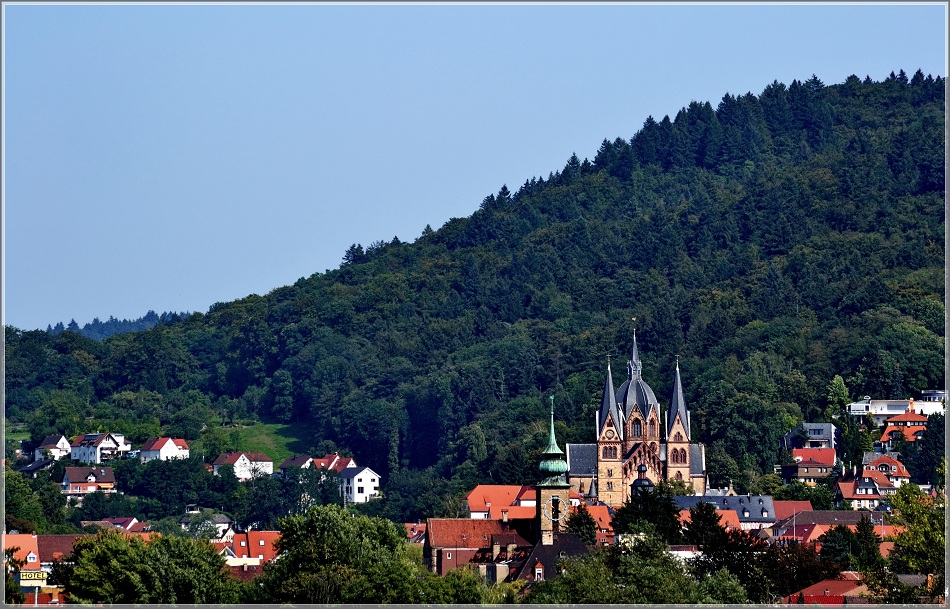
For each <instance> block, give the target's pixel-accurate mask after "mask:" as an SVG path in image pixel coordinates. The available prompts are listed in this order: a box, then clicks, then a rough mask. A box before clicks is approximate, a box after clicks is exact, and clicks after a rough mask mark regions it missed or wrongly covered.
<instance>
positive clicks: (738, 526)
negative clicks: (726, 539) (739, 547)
mask: <svg viewBox="0 0 950 609" xmlns="http://www.w3.org/2000/svg"><path fill="white" fill-rule="evenodd" d="M716 515H717V516H719V524H720V526H722V527H723V528H725V529H726V530H727V531H741V530H742V523H741V522H740V521H739V514H737V513H736V511H735V510H720V509H717V510H716ZM689 522H691V519H690V515H689V510H680V525H686V524H687V523H689Z"/></svg>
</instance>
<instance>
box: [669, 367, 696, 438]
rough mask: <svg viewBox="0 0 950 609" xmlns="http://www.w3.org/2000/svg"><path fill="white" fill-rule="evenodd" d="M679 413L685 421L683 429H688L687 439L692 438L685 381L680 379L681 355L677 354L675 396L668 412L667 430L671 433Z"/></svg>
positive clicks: (674, 381) (674, 382) (674, 383)
mask: <svg viewBox="0 0 950 609" xmlns="http://www.w3.org/2000/svg"><path fill="white" fill-rule="evenodd" d="M676 415H679V417H680V421H682V422H683V429H685V430H686V439H687V440H689V438H690V431H689V411H688V409H687V408H686V399H685V398H684V397H683V381H682V380H681V379H680V356H678V355H677V356H676V378H675V379H674V380H673V398H672V399H671V400H670V409H669V411H667V413H666V432H667V435H669V432H670V430H672V429H673V422H674V421H675V420H676Z"/></svg>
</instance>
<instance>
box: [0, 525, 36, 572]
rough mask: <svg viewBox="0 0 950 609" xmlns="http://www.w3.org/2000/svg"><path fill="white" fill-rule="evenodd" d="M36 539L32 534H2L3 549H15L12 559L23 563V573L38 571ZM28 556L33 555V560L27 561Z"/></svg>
mask: <svg viewBox="0 0 950 609" xmlns="http://www.w3.org/2000/svg"><path fill="white" fill-rule="evenodd" d="M36 537H37V536H36V535H34V534H32V533H4V535H3V549H4V550H9V549H11V548H17V550H16V551H15V552H14V553H13V557H14V558H16V559H18V560H22V561H23V563H24V564H23V566H22V567H21V569H23V570H24V571H39V569H40V549H39V546H38V545H37V541H36ZM30 554H32V555H33V559H34V560H31V561H27V558H28V557H29V556H30Z"/></svg>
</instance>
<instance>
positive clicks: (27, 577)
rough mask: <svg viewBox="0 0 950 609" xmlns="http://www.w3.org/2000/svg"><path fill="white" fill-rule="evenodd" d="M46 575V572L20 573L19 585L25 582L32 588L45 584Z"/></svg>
mask: <svg viewBox="0 0 950 609" xmlns="http://www.w3.org/2000/svg"><path fill="white" fill-rule="evenodd" d="M47 575H49V574H48V573H47V572H46V571H20V585H21V586H22V585H23V584H24V583H26V582H29V584H30V585H34V586H39V585H42V584H45V583H46V576H47Z"/></svg>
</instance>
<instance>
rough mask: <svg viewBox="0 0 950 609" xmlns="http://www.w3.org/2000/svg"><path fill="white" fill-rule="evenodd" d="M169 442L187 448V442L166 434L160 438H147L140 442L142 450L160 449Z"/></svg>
mask: <svg viewBox="0 0 950 609" xmlns="http://www.w3.org/2000/svg"><path fill="white" fill-rule="evenodd" d="M169 442H171V443H172V444H174V445H175V446H177V447H178V448H181V449H184V450H188V443H187V442H185V441H184V440H182V439H181V438H169V437H167V436H165V437H161V438H149V439H148V440H146V441H145V443H144V444H142V450H161V449H162V447H163V446H165V445H166V444H167V443H169Z"/></svg>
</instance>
